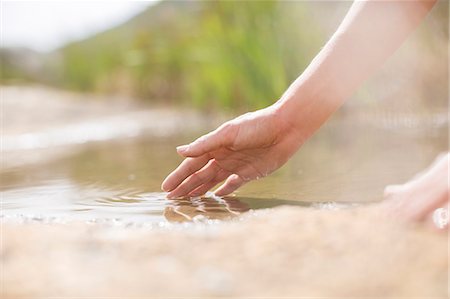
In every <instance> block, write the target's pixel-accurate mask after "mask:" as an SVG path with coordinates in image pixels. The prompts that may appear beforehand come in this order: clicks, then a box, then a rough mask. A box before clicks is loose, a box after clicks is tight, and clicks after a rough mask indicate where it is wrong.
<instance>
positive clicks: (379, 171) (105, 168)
mask: <svg viewBox="0 0 450 299" xmlns="http://www.w3.org/2000/svg"><path fill="white" fill-rule="evenodd" d="M380 123H381V124H383V122H382V121H381V120H377V121H375V122H374V123H371V122H370V121H366V122H364V121H361V120H355V119H352V120H346V119H345V118H344V119H334V120H332V121H331V122H330V123H329V124H328V125H326V126H325V127H324V128H322V130H321V131H320V132H319V133H318V134H317V135H315V136H314V137H313V138H312V139H311V140H310V141H308V142H307V143H306V144H305V145H304V146H303V148H302V149H301V150H300V151H299V152H298V153H297V154H296V155H295V156H294V157H293V158H292V159H291V161H290V162H289V163H288V164H287V165H286V166H284V167H283V168H282V169H280V170H279V171H277V172H276V173H274V174H273V175H271V176H270V177H267V178H265V179H263V180H259V181H256V182H252V183H249V184H247V185H246V186H244V187H243V188H242V189H241V190H240V191H239V192H238V193H237V196H236V197H229V198H224V199H217V198H195V199H179V200H167V199H165V194H164V193H161V192H160V184H161V181H162V180H163V179H164V177H165V176H166V175H167V174H168V173H169V172H170V171H171V170H172V169H174V168H175V167H176V166H177V165H178V164H179V163H180V162H181V158H180V157H179V156H178V155H177V154H176V152H175V146H177V145H179V144H183V143H185V142H189V141H190V140H192V139H193V138H194V137H195V136H198V135H199V134H200V133H204V132H205V131H208V128H205V129H204V131H202V132H190V133H187V135H179V134H178V135H177V136H170V134H161V135H164V136H165V137H156V136H155V135H154V134H147V135H144V136H137V137H130V138H126V139H123V140H110V141H101V142H96V143H89V144H86V145H84V146H83V147H79V148H77V150H76V151H73V152H71V154H70V155H65V156H64V155H62V156H59V158H54V159H42V161H45V162H42V163H40V164H39V163H38V164H28V165H22V166H17V167H14V168H11V167H10V168H7V169H2V171H1V172H0V179H1V184H0V191H1V192H2V194H1V195H2V211H1V216H2V217H3V219H18V220H20V219H22V220H23V219H28V220H30V219H31V220H33V219H34V220H39V221H46V220H48V221H68V220H83V221H103V220H105V221H106V220H107V219H109V220H111V221H123V222H132V223H159V222H165V221H173V222H182V221H202V220H204V219H210V220H211V219H228V218H232V217H234V216H236V215H239V214H241V213H243V212H245V211H248V210H251V209H259V208H267V207H273V206H277V205H282V204H289V205H306V206H309V205H310V203H320V202H341V203H365V202H373V201H378V200H380V199H381V195H382V191H383V188H384V186H385V185H387V184H393V183H401V182H404V181H405V180H407V179H409V178H410V177H411V176H413V175H414V174H415V173H417V172H418V171H420V170H421V169H423V168H424V167H425V166H427V165H428V164H429V163H430V162H431V161H432V160H433V159H434V157H435V156H436V155H437V154H438V153H439V152H442V151H445V150H447V140H448V139H447V132H448V131H447V129H446V126H437V127H436V126H435V125H433V126H430V127H428V128H427V127H426V126H413V127H408V126H406V127H404V126H403V127H402V126H393V125H392V124H391V125H390V126H388V128H391V127H392V128H393V129H388V128H387V127H386V126H385V125H383V126H381V127H380V126H376V125H374V124H380ZM408 123H409V122H408ZM68 148H71V149H73V148H72V147H70V146H68ZM51 150H52V148H49V149H48V152H46V151H47V149H40V150H39V151H23V152H20V151H18V152H15V154H16V156H17V155H31V154H34V155H45V154H47V155H51V153H52V152H51ZM11 157H14V156H13V155H12V156H11ZM322 207H325V208H326V207H329V206H327V205H322ZM334 207H335V205H334Z"/></svg>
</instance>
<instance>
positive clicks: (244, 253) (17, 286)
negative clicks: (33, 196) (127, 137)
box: [1, 207, 448, 298]
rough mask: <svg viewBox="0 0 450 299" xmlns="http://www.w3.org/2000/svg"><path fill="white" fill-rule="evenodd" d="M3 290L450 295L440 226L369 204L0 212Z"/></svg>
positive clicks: (36, 293)
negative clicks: (191, 217) (147, 218)
mask: <svg viewBox="0 0 450 299" xmlns="http://www.w3.org/2000/svg"><path fill="white" fill-rule="evenodd" d="M2 230H3V234H2V236H3V240H2V241H3V246H2V251H1V259H2V277H1V282H2V284H3V294H2V298H43V297H46V298H47V297H54V298H56V297H57V298H62V297H71V298H75V297H76V298H81V297H83V298H88V297H89V298H90V297H114V298H132V297H140V298H144V297H145V298H153V297H193V296H195V297H214V296H222V297H242V296H252V297H266V298H267V297H272V298H283V297H288V296H290V297H304V296H316V297H318V296H322V297H333V298H337V297H339V298H350V297H352V298H362V297H367V296H371V297H376V298H385V297H402V296H403V297H410V296H414V297H417V298H431V297H433V298H437V297H442V298H446V297H447V290H448V289H447V288H448V285H447V282H448V276H447V268H448V263H447V236H446V234H445V233H442V232H441V233H439V232H435V231H431V230H430V229H427V228H425V227H420V226H411V225H405V224H401V223H397V222H395V221H393V220H390V219H386V218H383V217H382V216H381V215H379V213H378V212H377V211H376V210H374V208H364V209H361V208H359V209H351V210H341V211H329V210H313V209H308V208H296V207H281V208H277V209H274V210H264V211H262V212H258V213H257V214H253V215H244V216H243V217H242V218H240V219H238V220H233V221H231V222H222V223H219V224H217V225H212V226H211V225H201V224H198V225H191V226H190V227H183V226H180V225H175V226H172V225H170V226H168V227H164V228H158V229H130V228H112V227H104V226H98V225H87V224H65V225H62V224H61V225H45V224H33V225H26V224H25V225H15V224H11V223H4V224H3V227H2Z"/></svg>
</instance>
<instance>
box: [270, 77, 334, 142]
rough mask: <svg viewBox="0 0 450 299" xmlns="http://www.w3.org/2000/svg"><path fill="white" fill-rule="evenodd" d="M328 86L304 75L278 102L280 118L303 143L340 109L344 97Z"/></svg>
mask: <svg viewBox="0 0 450 299" xmlns="http://www.w3.org/2000/svg"><path fill="white" fill-rule="evenodd" d="M328 91H329V89H327V88H326V87H325V86H320V84H319V85H317V84H312V82H307V81H305V80H302V77H300V78H299V79H298V80H296V81H295V82H294V83H293V84H292V85H291V86H290V87H289V88H288V89H287V90H286V92H285V93H284V94H283V96H282V97H281V98H280V100H278V101H277V102H276V103H275V104H274V105H273V108H274V111H275V112H274V113H275V114H276V117H277V118H278V119H280V121H281V122H283V125H284V127H285V129H286V130H287V131H289V132H292V133H293V134H295V135H297V138H298V139H299V140H301V142H302V143H303V142H304V141H306V140H307V139H308V138H309V137H311V135H313V134H314V132H315V131H316V130H317V129H318V128H319V127H320V126H321V125H322V124H323V123H324V122H325V121H326V120H327V119H328V118H329V117H330V116H331V114H332V113H333V112H334V111H336V110H337V108H339V106H340V105H341V104H342V103H343V99H342V97H339V96H333V95H331V94H329V93H328Z"/></svg>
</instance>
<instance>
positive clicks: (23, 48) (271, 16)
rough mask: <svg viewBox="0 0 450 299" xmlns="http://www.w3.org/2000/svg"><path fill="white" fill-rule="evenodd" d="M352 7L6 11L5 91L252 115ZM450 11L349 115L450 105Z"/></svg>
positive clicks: (186, 5) (117, 6) (60, 5)
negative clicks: (36, 90) (44, 89)
mask: <svg viewBox="0 0 450 299" xmlns="http://www.w3.org/2000/svg"><path fill="white" fill-rule="evenodd" d="M350 5H351V2H350V1H150V2H95V1H94V2H56V1H55V2H40V1H32V2H27V1H20V2H14V1H12V2H4V3H3V4H2V26H3V27H2V28H3V30H2V33H3V45H2V50H1V52H0V55H1V56H0V57H1V62H2V72H1V77H0V80H1V83H2V84H5V85H12V84H21V85H23V84H30V83H33V84H34V83H39V84H43V85H48V86H52V87H56V88H63V89H69V90H73V91H79V92H90V93H97V94H107V95H111V94H112V95H118V94H120V95H125V96H128V97H129V98H132V99H134V100H136V101H142V102H145V103H149V104H154V103H158V104H160V103H163V104H170V105H188V106H191V105H195V106H196V107H199V108H202V109H229V110H231V111H246V110H249V109H256V108H261V107H263V106H266V105H269V104H270V103H272V102H273V101H275V100H277V99H278V98H279V97H280V95H281V94H282V93H283V91H284V90H285V89H286V88H287V86H288V85H289V84H290V83H291V82H292V81H293V80H294V79H295V78H296V77H297V76H298V75H299V74H300V73H301V72H302V70H303V69H304V68H305V67H306V66H307V65H308V63H309V62H310V61H311V59H312V58H313V57H314V55H315V54H316V53H317V52H318V51H319V49H320V48H321V46H323V45H324V43H325V42H326V41H327V39H328V38H329V37H330V36H331V34H332V33H333V31H334V30H335V29H336V28H337V26H338V25H339V23H340V21H341V20H342V18H343V16H344V15H345V13H346V11H347V10H348V8H349V7H350ZM447 18H448V1H440V2H439V3H438V4H437V6H436V7H435V8H434V9H433V12H432V13H431V15H430V16H429V17H428V18H427V20H426V22H425V23H424V24H423V25H422V26H421V27H420V29H419V30H418V32H416V33H415V34H414V35H413V36H412V38H411V39H410V40H408V42H407V43H406V44H405V45H404V46H403V47H402V49H401V50H400V51H398V53H397V54H396V55H395V57H393V58H392V59H391V60H390V62H389V63H388V64H387V65H386V67H385V68H383V70H382V71H381V72H380V73H379V74H378V75H377V76H376V77H375V78H373V79H372V80H370V82H368V84H366V85H365V86H364V88H362V89H361V91H360V92H359V93H358V94H357V95H356V96H355V97H357V98H358V100H357V101H349V104H348V105H347V106H346V107H348V106H371V107H372V106H380V105H382V106H388V107H392V106H399V107H405V104H407V106H418V107H420V108H422V109H434V108H438V107H445V106H446V105H447V96H446V95H447V63H446V61H447V37H448V28H447V27H448V26H447V25H448V24H447Z"/></svg>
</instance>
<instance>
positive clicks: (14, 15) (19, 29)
mask: <svg viewBox="0 0 450 299" xmlns="http://www.w3.org/2000/svg"><path fill="white" fill-rule="evenodd" d="M153 2H154V0H153V1H1V4H0V5H1V18H0V20H1V26H0V29H1V30H0V31H1V46H2V47H27V48H31V49H33V50H36V51H41V52H48V51H51V50H54V49H56V48H58V47H60V46H62V45H64V44H66V43H67V42H70V41H73V40H78V39H82V38H85V37H87V36H90V35H92V34H95V33H97V32H100V31H103V30H105V29H108V28H111V27H114V26H115V25H118V24H120V23H122V22H124V21H126V20H127V19H129V18H131V17H132V16H133V15H135V14H137V13H139V12H140V11H142V10H144V9H145V8H146V7H148V6H149V5H151V4H152V3H153Z"/></svg>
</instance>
